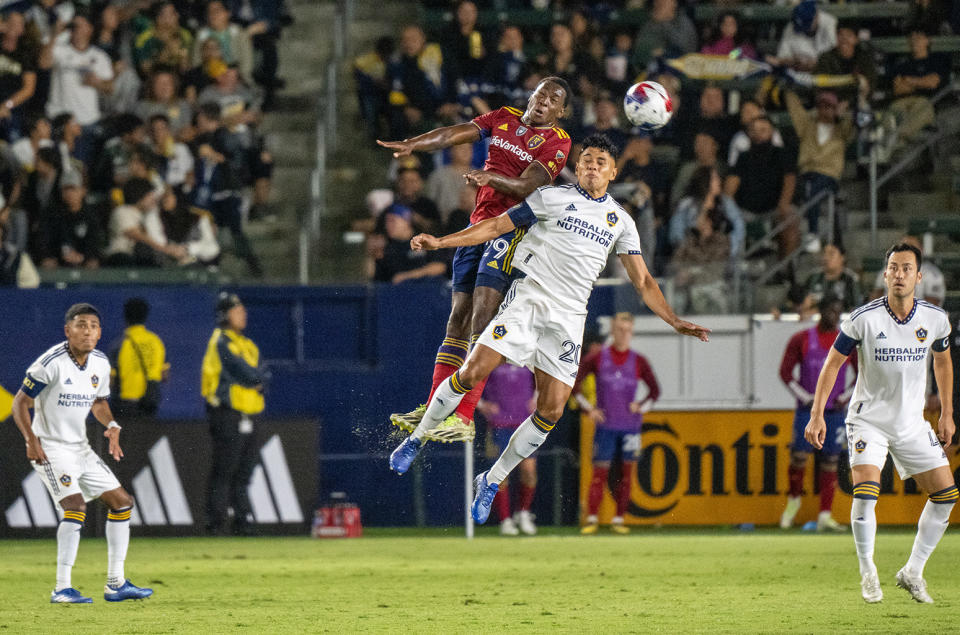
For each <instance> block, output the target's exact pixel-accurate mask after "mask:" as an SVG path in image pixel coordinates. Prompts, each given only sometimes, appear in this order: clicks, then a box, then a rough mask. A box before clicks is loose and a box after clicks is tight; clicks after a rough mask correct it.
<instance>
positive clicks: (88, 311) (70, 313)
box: [63, 302, 100, 324]
mask: <svg viewBox="0 0 960 635" xmlns="http://www.w3.org/2000/svg"><path fill="white" fill-rule="evenodd" d="M78 315H96V316H97V319H98V320H99V319H100V311H98V310H97V307H95V306H93V305H92V304H88V303H86V302H78V303H76V304H74V305H73V306H71V307H70V308H69V309H67V314H66V315H64V316H63V323H64V324H66V323H67V322H69V321H70V320H72V319H73V318H75V317H77V316H78Z"/></svg>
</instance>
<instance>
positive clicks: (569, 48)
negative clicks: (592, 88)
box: [537, 22, 599, 86]
mask: <svg viewBox="0 0 960 635" xmlns="http://www.w3.org/2000/svg"><path fill="white" fill-rule="evenodd" d="M537 63H538V64H539V65H540V66H541V67H543V68H544V69H546V70H545V72H546V74H548V75H555V76H557V77H562V78H563V79H565V80H567V82H568V83H569V84H570V85H571V86H579V85H580V79H581V78H588V79H592V78H596V77H597V76H598V75H599V69H598V68H597V66H596V64H595V63H594V61H593V60H592V59H591V58H590V56H589V55H587V54H586V53H585V52H580V51H577V50H576V49H574V46H573V33H572V32H571V31H570V27H569V26H567V25H566V24H563V23H561V22H555V23H554V24H553V26H551V27H550V48H549V49H548V50H547V51H546V52H545V53H543V54H542V55H540V56H539V57H538V58H537Z"/></svg>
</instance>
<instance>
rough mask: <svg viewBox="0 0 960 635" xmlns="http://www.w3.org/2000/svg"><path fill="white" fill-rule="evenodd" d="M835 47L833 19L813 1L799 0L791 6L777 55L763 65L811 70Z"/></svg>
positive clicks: (835, 34) (835, 24)
mask: <svg viewBox="0 0 960 635" xmlns="http://www.w3.org/2000/svg"><path fill="white" fill-rule="evenodd" d="M836 45H837V18H835V17H834V16H832V15H830V14H829V13H827V12H826V11H821V10H820V9H818V8H817V2H816V0H803V1H802V2H800V3H799V4H798V5H796V6H795V7H793V14H792V15H791V18H790V24H788V25H787V26H786V28H785V29H784V30H783V36H782V37H781V38H780V46H779V47H778V48H777V56H776V57H771V56H767V63H769V64H773V65H775V66H789V67H790V68H793V69H795V70H798V71H811V70H813V67H814V66H815V65H816V63H817V58H818V57H820V55H821V54H822V53H826V52H827V51H829V50H830V49H832V48H834V47H835V46H836Z"/></svg>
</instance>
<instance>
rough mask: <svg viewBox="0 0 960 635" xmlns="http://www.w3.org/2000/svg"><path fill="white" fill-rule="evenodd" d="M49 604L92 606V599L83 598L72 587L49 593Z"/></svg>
mask: <svg viewBox="0 0 960 635" xmlns="http://www.w3.org/2000/svg"><path fill="white" fill-rule="evenodd" d="M50 604H93V598H88V597H84V596H83V595H81V594H80V591H77V590H76V589H74V588H73V587H67V588H66V589H60V590H59V591H51V592H50Z"/></svg>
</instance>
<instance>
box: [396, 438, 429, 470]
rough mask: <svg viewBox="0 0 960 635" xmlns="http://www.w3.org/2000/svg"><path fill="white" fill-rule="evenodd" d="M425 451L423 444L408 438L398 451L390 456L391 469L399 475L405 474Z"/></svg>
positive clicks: (399, 446) (398, 447)
mask: <svg viewBox="0 0 960 635" xmlns="http://www.w3.org/2000/svg"><path fill="white" fill-rule="evenodd" d="M421 449H423V442H422V441H420V440H419V439H414V438H413V437H407V438H406V439H404V440H403V443H401V444H400V445H398V446H397V449H396V450H394V451H393V452H392V453H391V454H390V469H391V470H393V471H394V472H396V473H397V474H405V473H406V471H407V470H409V469H410V464H411V463H413V460H414V459H415V458H417V455H418V454H420V450H421Z"/></svg>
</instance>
